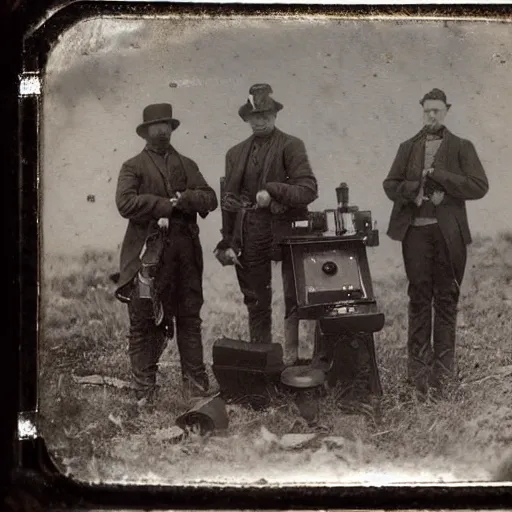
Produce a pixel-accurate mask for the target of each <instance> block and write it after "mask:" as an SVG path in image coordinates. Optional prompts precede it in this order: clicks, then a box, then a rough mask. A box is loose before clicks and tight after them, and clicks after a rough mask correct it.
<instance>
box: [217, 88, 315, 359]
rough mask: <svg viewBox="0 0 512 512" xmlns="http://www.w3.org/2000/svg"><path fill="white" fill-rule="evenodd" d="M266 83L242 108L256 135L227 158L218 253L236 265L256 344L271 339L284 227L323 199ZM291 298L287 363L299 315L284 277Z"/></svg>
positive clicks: (252, 90)
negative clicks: (280, 123)
mask: <svg viewBox="0 0 512 512" xmlns="http://www.w3.org/2000/svg"><path fill="white" fill-rule="evenodd" d="M271 94H272V88H271V87H270V85H268V84H256V85H253V86H252V87H251V88H250V90H249V99H248V100H247V102H246V103H245V104H244V105H242V106H241V107H240V109H239V112H238V113H239V115H240V117H241V118H242V120H243V121H244V122H247V123H249V124H250V126H251V128H252V131H253V134H252V135H251V136H250V137H249V138H247V139H245V140H244V141H243V142H240V143H239V144H237V145H235V146H233V147H232V148H230V149H229V151H228V152H227V155H226V169H225V176H224V187H223V196H222V198H221V208H222V218H223V221H222V224H223V225H222V240H221V241H220V242H219V244H218V245H217V248H216V255H217V258H218V259H219V261H221V262H222V263H223V264H229V263H235V265H236V273H237V277H238V282H239V285H240V289H241V291H242V293H243V296H244V303H245V304H246V306H247V309H248V313H249V331H250V341H251V342H252V343H271V342H272V330H271V329H272V288H271V279H272V268H271V262H272V260H274V261H280V260H281V254H280V248H279V245H278V242H279V232H280V230H281V232H282V228H283V226H285V225H286V223H287V222H290V219H295V218H304V216H305V215H307V206H308V204H310V203H311V202H312V201H314V200H315V199H316V198H317V181H316V178H315V176H314V174H313V171H312V169H311V166H310V163H309V159H308V155H307V152H306V148H305V146H304V143H303V142H302V140H300V139H298V138H297V137H294V136H292V135H288V134H286V133H284V132H282V131H281V130H279V129H278V128H276V127H275V120H276V115H277V112H279V111H280V110H281V109H282V108H283V105H282V104H281V103H279V102H277V101H275V100H274V99H273V98H272V96H271ZM283 287H284V296H285V346H284V353H285V361H287V362H289V363H293V362H294V361H295V360H296V359H297V357H298V355H297V353H298V326H299V321H298V318H297V315H296V314H295V313H294V312H293V305H294V303H293V298H292V297H291V293H290V283H288V281H287V279H286V277H285V275H284V274H283Z"/></svg>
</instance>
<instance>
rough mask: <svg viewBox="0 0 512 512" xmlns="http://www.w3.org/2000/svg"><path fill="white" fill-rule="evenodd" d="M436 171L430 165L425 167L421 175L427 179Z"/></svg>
mask: <svg viewBox="0 0 512 512" xmlns="http://www.w3.org/2000/svg"><path fill="white" fill-rule="evenodd" d="M433 172H434V168H433V167H429V168H428V169H423V171H422V172H421V177H422V178H423V179H425V178H426V177H427V176H430V175H431V174H432V173H433Z"/></svg>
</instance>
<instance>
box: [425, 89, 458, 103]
mask: <svg viewBox="0 0 512 512" xmlns="http://www.w3.org/2000/svg"><path fill="white" fill-rule="evenodd" d="M426 100H441V101H442V102H443V103H444V104H445V105H446V106H447V107H448V108H450V107H451V103H447V101H446V94H445V93H444V91H442V90H441V89H432V90H431V91H430V92H427V94H425V96H423V98H422V99H421V100H420V105H423V103H425V101H426Z"/></svg>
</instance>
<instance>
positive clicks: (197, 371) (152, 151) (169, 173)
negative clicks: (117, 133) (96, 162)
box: [116, 103, 218, 402]
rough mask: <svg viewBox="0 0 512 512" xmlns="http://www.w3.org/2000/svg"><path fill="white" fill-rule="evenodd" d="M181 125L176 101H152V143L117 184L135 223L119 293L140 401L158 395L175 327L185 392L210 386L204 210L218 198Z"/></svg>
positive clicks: (148, 128) (145, 131) (148, 135)
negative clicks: (177, 133) (183, 140)
mask: <svg viewBox="0 0 512 512" xmlns="http://www.w3.org/2000/svg"><path fill="white" fill-rule="evenodd" d="M179 124H180V121H178V120H177V119H174V118H173V109H172V105H170V104H168V103H163V104H153V105H149V106H147V107H146V108H145V109H144V111H143V123H142V124H140V125H139V126H138V127H137V129H136V131H137V134H138V135H139V136H140V137H142V138H143V139H144V140H145V141H146V145H145V147H144V149H143V150H142V151H141V152H140V153H139V154H138V155H136V156H135V157H133V158H131V159H130V160H128V161H126V162H125V163H124V164H123V165H122V168H121V171H120V174H119V179H118V183H117V190H116V205H117V208H118V210H119V213H120V214H121V215H122V216H123V217H124V218H126V219H128V220H129V222H128V227H127V230H126V234H125V237H124V240H123V244H122V248H121V261H120V267H121V268H120V277H119V282H118V288H117V290H116V296H117V298H118V299H119V300H121V301H122V302H125V303H127V304H128V313H129V318H130V331H129V336H128V339H129V349H128V350H129V356H130V363H131V370H132V375H133V381H134V383H135V385H136V396H137V399H138V400H139V401H150V402H151V401H152V400H153V398H154V391H155V389H156V373H157V364H158V361H159V359H160V357H161V355H162V352H163V350H164V348H165V345H166V339H167V338H172V337H173V335H174V333H175V332H176V340H177V344H178V349H179V353H180V358H181V370H182V379H183V384H184V394H185V396H186V398H190V397H193V396H197V395H199V396H202V395H204V394H207V392H208V389H209V382H208V376H207V374H206V370H205V365H204V362H203V346H202V339H201V317H200V311H201V307H202V304H203V288H202V273H203V254H202V247H201V243H200V240H199V228H198V225H197V214H199V215H200V216H201V217H202V218H205V217H206V216H207V215H208V213H209V212H211V211H213V210H215V209H216V208H217V206H218V202H217V196H216V194H215V191H214V190H213V189H212V188H211V187H210V186H209V185H208V183H207V182H206V180H205V179H204V177H203V175H202V174H201V172H200V171H199V169H198V166H197V164H196V163H195V162H194V161H193V160H191V159H190V158H188V157H186V156H184V155H181V154H180V153H179V152H178V151H177V150H176V149H175V148H174V147H173V146H172V145H171V144H170V139H171V133H172V132H173V131H174V130H176V128H178V126H179ZM174 321H175V323H176V327H174Z"/></svg>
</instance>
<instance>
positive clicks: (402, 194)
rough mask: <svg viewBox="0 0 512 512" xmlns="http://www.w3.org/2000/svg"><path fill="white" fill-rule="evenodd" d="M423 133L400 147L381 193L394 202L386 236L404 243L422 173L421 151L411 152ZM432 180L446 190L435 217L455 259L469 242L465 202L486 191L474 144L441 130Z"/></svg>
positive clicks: (486, 185) (485, 183)
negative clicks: (442, 132) (440, 140)
mask: <svg viewBox="0 0 512 512" xmlns="http://www.w3.org/2000/svg"><path fill="white" fill-rule="evenodd" d="M423 134H424V132H423V130H422V131H420V132H419V133H417V134H416V135H415V136H414V137H412V138H411V139H409V140H407V141H405V142H403V143H402V144H400V147H399V148H398V152H397V155H396V157H395V160H394V162H393V164H392V166H391V169H390V171H389V173H388V175H387V177H386V178H385V180H384V183H383V187H384V191H385V193H386V195H387V197H388V198H389V199H391V200H392V201H393V202H394V205H393V209H392V212H391V217H390V221H389V228H388V231H387V234H388V236H389V237H390V238H391V239H393V240H398V241H403V239H404V238H405V235H406V233H407V230H408V228H409V226H410V225H411V221H412V219H413V216H414V210H415V203H414V198H415V197H416V195H417V193H418V191H419V187H420V180H421V173H422V170H423V162H424V150H423V151H413V149H414V147H417V146H415V142H416V141H417V140H418V139H419V138H420V137H422V136H423ZM432 167H433V168H434V172H433V173H432V174H431V175H430V177H431V178H432V180H433V181H435V182H436V183H437V184H439V185H440V186H441V187H442V188H443V189H444V190H445V196H444V199H443V201H442V202H441V203H440V204H439V205H438V206H437V207H436V217H437V221H438V224H439V227H440V229H441V231H442V233H443V236H444V238H445V240H446V242H447V244H448V248H449V250H450V252H451V253H452V255H453V256H454V260H457V259H458V258H457V257H456V252H457V251H459V250H460V248H461V245H462V244H463V245H467V244H469V243H471V240H472V238H471V232H470V228H469V224H468V217H467V211H466V201H467V200H474V199H480V198H482V197H484V196H485V194H486V193H487V191H488V189H489V183H488V179H487V176H486V174H485V170H484V168H483V166H482V163H481V162H480V159H479V157H478V155H477V152H476V150H475V147H474V145H473V144H472V143H471V142H470V141H469V140H466V139H462V138H460V137H457V136H456V135H454V134H453V133H451V132H450V131H449V130H448V129H447V128H444V135H443V141H442V143H441V145H440V146H439V149H438V151H437V153H436V156H435V159H434V163H433V165H432Z"/></svg>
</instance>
